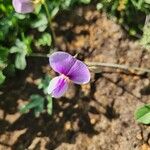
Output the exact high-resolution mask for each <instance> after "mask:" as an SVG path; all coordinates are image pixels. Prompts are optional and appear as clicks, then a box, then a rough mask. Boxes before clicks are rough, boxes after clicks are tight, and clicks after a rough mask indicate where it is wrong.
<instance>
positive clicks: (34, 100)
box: [20, 94, 44, 116]
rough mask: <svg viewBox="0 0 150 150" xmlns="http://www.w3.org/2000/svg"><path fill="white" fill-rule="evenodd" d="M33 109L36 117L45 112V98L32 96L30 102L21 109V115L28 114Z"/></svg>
mask: <svg viewBox="0 0 150 150" xmlns="http://www.w3.org/2000/svg"><path fill="white" fill-rule="evenodd" d="M31 109H34V113H35V115H36V116H39V114H40V113H41V112H42V111H43V110H44V98H43V97H42V96H41V95H38V94H33V95H31V96H30V102H29V103H28V104H26V105H24V106H23V107H22V108H20V112H21V113H27V112H28V111H30V110H31Z"/></svg>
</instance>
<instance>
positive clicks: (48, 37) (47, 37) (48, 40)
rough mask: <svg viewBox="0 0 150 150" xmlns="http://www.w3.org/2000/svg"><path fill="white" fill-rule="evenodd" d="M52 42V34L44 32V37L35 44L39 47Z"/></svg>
mask: <svg viewBox="0 0 150 150" xmlns="http://www.w3.org/2000/svg"><path fill="white" fill-rule="evenodd" d="M51 43H52V38H51V35H50V34H49V33H44V34H42V37H41V38H40V39H38V40H37V41H36V43H35V45H36V46H37V47H40V46H46V45H47V46H50V45H51Z"/></svg>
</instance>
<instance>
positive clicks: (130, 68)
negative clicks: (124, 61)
mask: <svg viewBox="0 0 150 150" xmlns="http://www.w3.org/2000/svg"><path fill="white" fill-rule="evenodd" d="M30 56H31V57H44V58H48V57H49V56H50V54H48V55H44V54H34V53H33V54H31V55H30ZM85 64H86V65H87V66H88V67H89V68H93V69H94V70H96V71H97V73H98V72H102V71H101V70H98V69H99V68H100V67H109V68H115V69H122V70H127V71H130V72H132V71H141V72H142V73H150V69H148V68H141V67H134V66H128V65H119V64H113V63H100V62H85ZM135 74H138V73H135ZM138 75H139V74H138Z"/></svg>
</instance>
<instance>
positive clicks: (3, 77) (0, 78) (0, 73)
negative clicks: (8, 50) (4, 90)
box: [0, 71, 5, 84]
mask: <svg viewBox="0 0 150 150" xmlns="http://www.w3.org/2000/svg"><path fill="white" fill-rule="evenodd" d="M4 81H5V76H4V75H3V72H2V71H0V84H2V83H3V82H4Z"/></svg>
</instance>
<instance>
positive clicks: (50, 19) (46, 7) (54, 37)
mask: <svg viewBox="0 0 150 150" xmlns="http://www.w3.org/2000/svg"><path fill="white" fill-rule="evenodd" d="M43 5H44V8H45V11H46V14H47V18H48V22H49V25H50V30H51V34H52V41H53V46H54V47H55V46H56V35H55V32H54V29H53V27H52V18H51V16H50V13H49V10H48V6H47V3H46V1H44V2H43Z"/></svg>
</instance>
